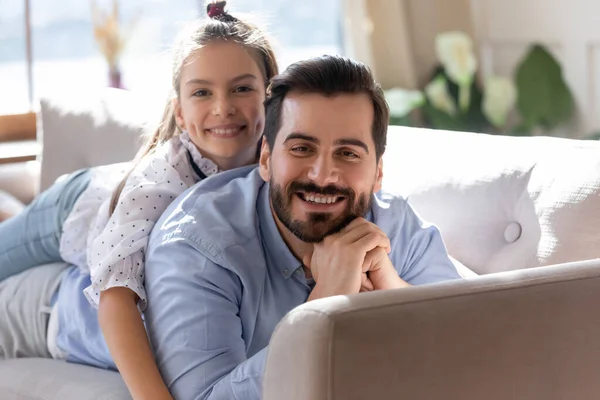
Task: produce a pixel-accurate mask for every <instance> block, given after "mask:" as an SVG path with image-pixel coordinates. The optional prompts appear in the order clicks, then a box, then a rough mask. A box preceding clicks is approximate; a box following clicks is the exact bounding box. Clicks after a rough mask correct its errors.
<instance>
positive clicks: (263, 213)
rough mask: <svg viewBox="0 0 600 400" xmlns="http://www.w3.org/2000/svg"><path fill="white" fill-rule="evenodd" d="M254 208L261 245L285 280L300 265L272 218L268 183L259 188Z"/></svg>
mask: <svg viewBox="0 0 600 400" xmlns="http://www.w3.org/2000/svg"><path fill="white" fill-rule="evenodd" d="M256 208H257V212H258V218H259V222H260V232H261V235H262V237H263V245H264V247H265V249H266V250H267V252H268V253H269V254H270V255H271V257H272V259H273V260H274V261H275V264H276V265H275V267H276V268H277V269H279V271H281V273H282V274H283V276H284V277H285V278H286V279H287V278H289V277H290V276H292V274H293V273H294V272H295V271H296V270H297V269H298V268H300V267H302V263H301V262H300V261H298V259H297V258H296V256H294V254H293V253H292V251H291V250H290V249H289V247H288V246H287V244H286V243H285V241H284V240H283V237H281V233H279V229H277V225H276V223H275V217H274V216H273V212H272V211H271V204H270V202H269V183H265V184H264V185H263V186H262V187H261V188H260V192H259V194H258V205H257V207H256Z"/></svg>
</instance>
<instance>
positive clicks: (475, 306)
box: [264, 260, 600, 400]
mask: <svg viewBox="0 0 600 400" xmlns="http://www.w3.org/2000/svg"><path fill="white" fill-rule="evenodd" d="M598 304H600V260H595V261H588V262H579V263H573V264H565V265H560V266H551V267H543V268H536V269H529V270H522V271H512V272H506V273H501V274H494V275H489V276H484V277H477V278H474V279H471V280H465V281H454V282H446V283H443V284H436V285H429V286H421V287H413V288H408V289H400V290H395V291H386V292H383V291H382V292H373V293H368V294H361V295H356V296H350V297H343V296H338V297H335V298H329V299H324V300H320V301H315V302H311V303H307V304H305V305H303V306H301V307H299V308H297V309H295V310H293V311H292V312H291V313H290V314H289V315H288V316H286V317H285V318H284V320H283V321H282V322H281V323H280V325H279V326H278V327H277V329H276V331H275V333H274V335H273V337H272V339H271V345H270V348H269V354H268V360H267V367H266V372H265V380H264V399H265V400H279V399H287V400H309V399H310V400H342V399H343V400H354V399H356V400H359V399H361V400H362V399H411V400H413V399H427V400H432V399H444V400H455V399H456V400H464V399H486V400H495V399H498V400H506V399H513V400H517V399H524V400H525V399H527V400H530V399H544V400H553V399H556V400H558V399H578V400H582V399H597V398H598V397H599V396H600V380H598V379H597V371H598V366H600V347H599V346H597V345H596V342H597V340H598V337H600V323H598V312H597V305H598Z"/></svg>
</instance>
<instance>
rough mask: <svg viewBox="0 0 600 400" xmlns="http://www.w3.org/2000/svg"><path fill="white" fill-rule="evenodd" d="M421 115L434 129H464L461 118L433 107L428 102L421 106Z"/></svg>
mask: <svg viewBox="0 0 600 400" xmlns="http://www.w3.org/2000/svg"><path fill="white" fill-rule="evenodd" d="M421 109H422V110H423V115H424V116H425V118H426V119H427V121H428V122H429V124H430V125H431V127H433V128H435V129H444V130H448V131H464V130H465V125H464V123H463V122H462V120H461V119H459V118H457V117H453V116H451V115H450V114H446V113H445V112H443V111H441V110H438V109H437V108H435V107H433V106H432V105H431V104H430V103H429V102H428V103H427V104H425V105H423V107H422V108H421Z"/></svg>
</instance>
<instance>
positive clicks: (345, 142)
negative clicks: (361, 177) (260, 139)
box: [283, 132, 369, 154]
mask: <svg viewBox="0 0 600 400" xmlns="http://www.w3.org/2000/svg"><path fill="white" fill-rule="evenodd" d="M293 139H300V140H306V141H307V142H312V143H316V144H319V143H320V142H321V141H320V140H319V139H318V138H316V137H314V136H310V135H307V134H304V133H299V132H292V133H290V134H289V135H288V136H287V137H286V138H285V140H284V141H283V143H286V142H287V141H289V140H293ZM333 144H335V145H336V146H357V147H361V148H363V149H364V150H365V151H366V152H367V154H369V146H367V144H366V143H365V142H363V141H362V140H358V139H351V138H343V139H338V140H336V141H335V142H334V143H333Z"/></svg>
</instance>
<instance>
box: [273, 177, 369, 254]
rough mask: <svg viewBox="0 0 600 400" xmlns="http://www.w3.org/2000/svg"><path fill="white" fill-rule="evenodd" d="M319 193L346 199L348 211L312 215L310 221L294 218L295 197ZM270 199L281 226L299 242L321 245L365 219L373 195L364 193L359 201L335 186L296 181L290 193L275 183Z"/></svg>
mask: <svg viewBox="0 0 600 400" xmlns="http://www.w3.org/2000/svg"><path fill="white" fill-rule="evenodd" d="M299 191H301V192H304V193H315V194H320V195H324V196H337V197H340V196H343V197H344V199H345V200H344V201H346V208H345V209H344V211H342V213H341V214H340V215H339V216H337V217H334V216H333V215H332V214H331V213H326V212H321V213H320V212H313V213H308V214H307V217H308V219H307V220H306V221H300V220H295V219H292V214H291V211H292V210H291V208H292V197H293V196H296V193H297V192H299ZM269 198H270V199H271V206H272V207H273V211H274V212H275V215H276V216H277V218H278V219H279V221H281V223H282V224H283V225H284V226H285V227H286V228H287V229H288V230H289V231H290V232H292V233H293V234H294V235H295V236H296V237H297V238H298V239H300V240H302V241H303V242H306V243H319V242H321V241H323V239H324V238H325V237H326V236H329V235H332V234H334V233H338V232H339V231H341V230H342V229H344V228H345V227H346V226H348V224H349V223H350V222H352V221H353V220H354V219H355V218H357V217H364V216H365V215H366V214H367V212H368V211H369V209H370V208H371V195H370V194H368V195H367V194H364V193H363V194H361V195H359V197H358V201H356V195H355V193H354V191H353V190H351V189H347V188H340V187H337V186H334V185H329V186H325V187H319V186H317V185H315V184H313V183H310V182H308V183H303V182H292V183H291V184H290V185H289V186H288V187H287V190H284V189H283V188H282V187H281V185H275V184H271V185H270V187H269Z"/></svg>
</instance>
